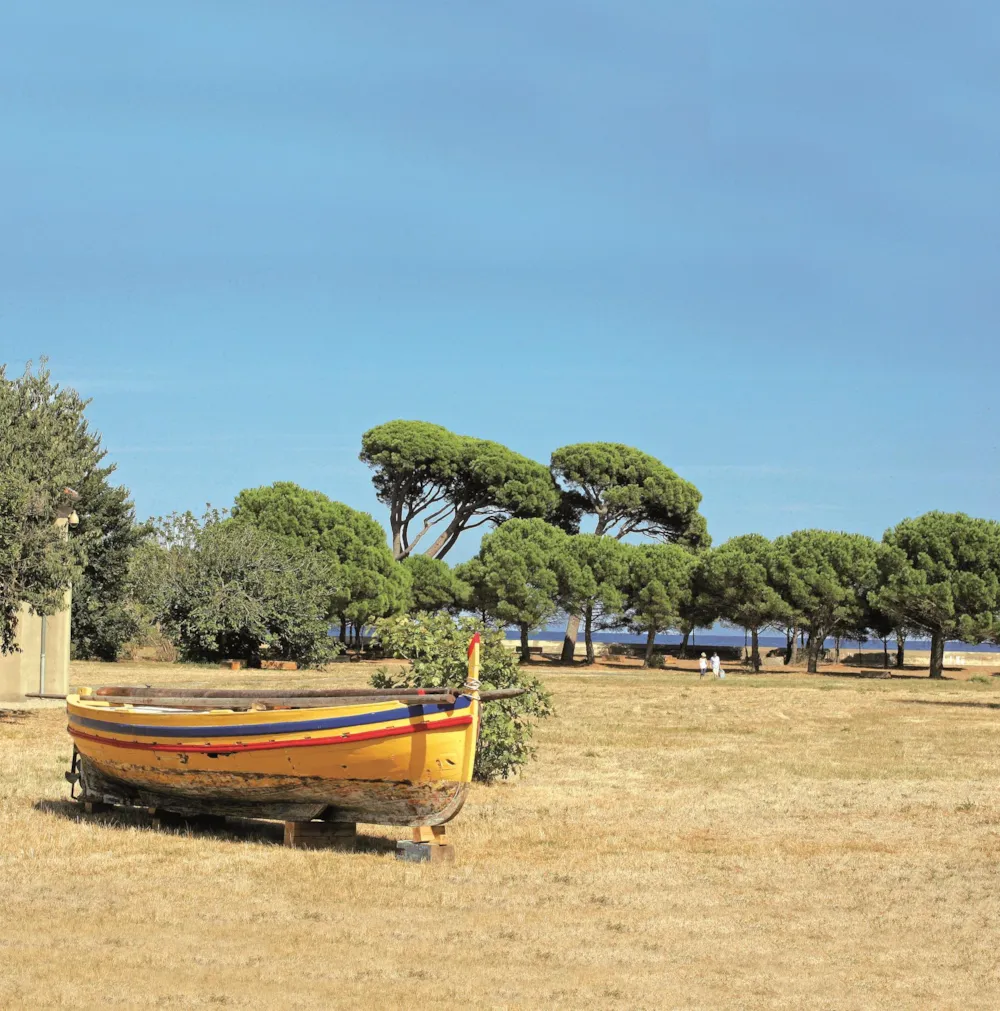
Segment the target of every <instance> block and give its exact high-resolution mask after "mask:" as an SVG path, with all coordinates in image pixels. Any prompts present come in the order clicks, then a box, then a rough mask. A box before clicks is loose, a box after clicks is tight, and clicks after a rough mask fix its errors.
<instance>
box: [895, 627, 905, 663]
mask: <svg viewBox="0 0 1000 1011" xmlns="http://www.w3.org/2000/svg"><path fill="white" fill-rule="evenodd" d="M905 665H906V636H905V635H903V633H902V632H900V630H899V629H898V628H897V629H896V666H897V667H898V668H899V669H900V670H902V668H903V667H904V666H905Z"/></svg>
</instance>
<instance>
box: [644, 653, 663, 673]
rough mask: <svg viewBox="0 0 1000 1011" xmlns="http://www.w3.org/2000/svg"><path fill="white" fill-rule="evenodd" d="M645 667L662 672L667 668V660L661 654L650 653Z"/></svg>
mask: <svg viewBox="0 0 1000 1011" xmlns="http://www.w3.org/2000/svg"><path fill="white" fill-rule="evenodd" d="M646 666H647V667H651V668H652V669H653V670H663V668H664V667H666V666H667V658H666V657H665V656H664V655H663V654H662V653H652V654H651V655H650V657H649V661H648V662H647V663H646Z"/></svg>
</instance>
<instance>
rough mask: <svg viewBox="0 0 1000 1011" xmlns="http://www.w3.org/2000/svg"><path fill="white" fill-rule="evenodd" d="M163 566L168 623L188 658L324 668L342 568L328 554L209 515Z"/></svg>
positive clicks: (333, 647) (335, 646) (334, 648)
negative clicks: (269, 661)
mask: <svg viewBox="0 0 1000 1011" xmlns="http://www.w3.org/2000/svg"><path fill="white" fill-rule="evenodd" d="M162 550H166V551H167V552H168V553H169V552H170V551H171V550H172V551H174V552H175V558H174V559H172V560H170V561H168V563H167V564H166V565H165V566H164V567H163V574H164V575H169V576H170V577H171V581H170V582H169V583H168V584H167V587H166V591H165V593H164V598H165V599H164V600H163V614H162V620H163V622H164V624H165V625H166V627H167V628H168V629H169V631H170V632H171V633H172V636H173V638H174V641H175V642H176V643H177V645H178V646H179V647H180V649H181V652H182V655H183V656H184V658H185V659H188V660H220V659H224V658H227V657H242V658H246V659H247V660H248V661H249V662H250V664H251V665H259V662H260V658H261V650H262V649H264V650H265V651H266V653H267V656H268V657H271V658H276V659H287V660H297V661H299V662H301V663H307V664H315V663H322V662H323V661H325V660H328V659H330V658H332V657H333V656H334V655H336V653H337V652H338V650H339V649H340V645H339V643H337V642H336V641H335V640H334V639H333V638H332V637H331V636H330V634H329V628H330V624H329V607H330V598H331V595H332V594H333V592H334V590H335V588H336V578H337V568H336V566H335V565H334V564H333V563H332V562H331V560H330V558H329V556H327V555H326V554H324V553H322V552H318V551H314V550H312V549H309V548H306V547H304V546H303V545H301V544H299V543H297V542H296V541H295V540H293V539H292V538H288V537H280V536H277V535H275V534H273V533H270V532H268V531H266V530H262V529H260V528H258V527H255V526H253V525H252V524H250V523H237V522H234V521H232V520H222V521H219V520H218V519H217V518H216V517H211V516H210V517H208V518H207V522H206V523H205V525H204V526H202V527H200V528H199V529H198V530H197V533H196V534H195V535H194V543H193V545H190V546H188V545H184V546H175V547H174V548H172V549H162Z"/></svg>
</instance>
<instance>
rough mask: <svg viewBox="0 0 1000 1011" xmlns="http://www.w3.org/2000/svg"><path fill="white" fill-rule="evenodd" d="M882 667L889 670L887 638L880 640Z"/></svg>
mask: <svg viewBox="0 0 1000 1011" xmlns="http://www.w3.org/2000/svg"><path fill="white" fill-rule="evenodd" d="M882 666H883V667H884V668H885V669H886V670H888V669H889V639H888V636H887V637H886V638H885V639H883V640H882Z"/></svg>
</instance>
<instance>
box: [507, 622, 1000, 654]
mask: <svg viewBox="0 0 1000 1011" xmlns="http://www.w3.org/2000/svg"><path fill="white" fill-rule="evenodd" d="M563 631H564V630H563V629H562V628H558V629H551V628H540V629H533V630H532V632H531V634H530V636H529V638H531V639H541V640H542V641H544V642H562V638H563ZM520 637H521V633H520V632H519V631H518V630H517V629H516V628H508V629H507V638H508V639H519V638H520ZM681 638H682V637H681V636H680V635H677V634H675V633H669V634H665V635H658V636H657V637H656V641H657V642H658V643H662V644H663V645H666V646H676V645H677V644H679V643H680V641H681ZM593 639H594V642H621V643H645V641H646V637H645V636H644V635H633V634H632V633H630V632H595V633H594V635H593ZM579 641H580V642H583V630H582V629H581V630H580V635H579ZM746 641H747V643H749V641H750V639H749V636H748V637H747V640H746ZM743 642H744V639H743V636H742V635H739V634H734V633H732V632H715V631H713V630H712V629H710V628H706V629H697V630H696V631H695V632H693V633H692V635H691V639H690V642H689V645H690V646H696V645H700V646H742V645H743ZM824 645H826V646H827V647H828V648H829V649H833V648H834V647H835V646H836V641H835V640H834V639H827V640H826V643H825V644H824ZM760 646H761V648H762V649H776V648H778V647H781V648H784V646H785V637H784V636H783V635H761V637H760ZM857 646H858V641H857V639H841V641H840V648H841V649H842V650H845V651H848V652H850V651H851V650H852V649H857ZM863 648H864V649H865V650H866V651H872V650H876V649H882V640H881V639H869V640H868V641H867V642H866V643H865V644H864V647H863ZM895 648H896V640H895V639H890V640H889V649H890V650H895ZM906 648H907V649H914V650H929V649H930V648H931V641H930V639H907V640H906ZM945 648H946V649H947V650H948V652H950V653H954V652H965V653H1000V646H996V645H994V644H992V643H976V644H970V643H966V642H955V641H949V642H948V643H947V645H946V647H945Z"/></svg>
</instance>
